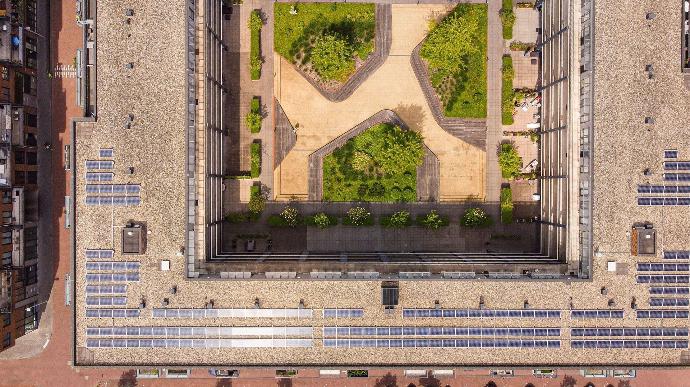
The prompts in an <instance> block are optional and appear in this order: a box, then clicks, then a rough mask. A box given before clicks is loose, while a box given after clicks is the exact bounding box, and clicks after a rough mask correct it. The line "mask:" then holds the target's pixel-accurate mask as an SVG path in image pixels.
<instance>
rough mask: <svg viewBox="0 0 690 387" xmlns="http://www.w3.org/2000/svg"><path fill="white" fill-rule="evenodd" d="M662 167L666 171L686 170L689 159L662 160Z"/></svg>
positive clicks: (689, 165) (689, 163)
mask: <svg viewBox="0 0 690 387" xmlns="http://www.w3.org/2000/svg"><path fill="white" fill-rule="evenodd" d="M664 169H665V170H667V171H688V170H690V162H689V161H664Z"/></svg>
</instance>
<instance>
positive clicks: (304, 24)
mask: <svg viewBox="0 0 690 387" xmlns="http://www.w3.org/2000/svg"><path fill="white" fill-rule="evenodd" d="M274 15H275V38H274V48H275V51H276V52H278V53H279V54H280V55H282V56H283V57H284V58H286V59H288V60H289V61H290V62H292V63H295V64H297V65H307V66H312V67H313V68H314V70H315V71H316V72H317V73H318V74H319V76H320V77H321V78H323V79H326V80H337V81H343V80H345V79H347V78H348V77H349V76H350V75H351V74H352V72H353V71H354V70H355V57H359V58H360V59H362V60H363V59H366V58H367V57H368V56H369V54H371V53H372V52H373V51H374V42H373V39H374V31H375V27H376V19H375V17H374V4H344V3H275V4H274ZM315 48H316V55H317V57H313V54H314V53H315V52H314V49H315Z"/></svg>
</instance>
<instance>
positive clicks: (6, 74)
mask: <svg viewBox="0 0 690 387" xmlns="http://www.w3.org/2000/svg"><path fill="white" fill-rule="evenodd" d="M0 73H2V80H3V81H9V80H10V69H8V68H7V67H5V66H0ZM9 90H10V89H7V96H8V97H9V95H10V92H9Z"/></svg>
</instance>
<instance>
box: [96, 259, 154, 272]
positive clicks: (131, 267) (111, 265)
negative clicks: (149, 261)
mask: <svg viewBox="0 0 690 387" xmlns="http://www.w3.org/2000/svg"><path fill="white" fill-rule="evenodd" d="M140 266H141V264H140V263H139V262H137V261H129V262H118V261H110V262H86V270H97V271H104V270H107V271H138V270H139V267H140Z"/></svg>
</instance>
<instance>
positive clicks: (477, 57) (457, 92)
mask: <svg viewBox="0 0 690 387" xmlns="http://www.w3.org/2000/svg"><path fill="white" fill-rule="evenodd" d="M486 45H487V6H486V4H459V5H458V6H457V7H455V9H454V10H453V11H452V12H451V13H450V14H448V15H447V16H446V17H445V18H443V20H441V21H440V22H439V23H438V24H437V25H435V26H433V27H432V29H431V31H430V32H429V35H428V36H427V38H426V40H425V41H424V43H423V44H422V47H421V50H420V56H421V57H422V58H423V59H424V60H425V61H426V64H427V66H428V73H429V78H430V81H431V84H432V86H433V87H434V89H435V90H436V92H437V94H438V96H439V98H440V100H441V103H442V105H443V109H444V114H445V115H446V116H447V117H460V118H486V94H487V91H486V71H487V70H486V66H487V63H486V55H487V49H486Z"/></svg>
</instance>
